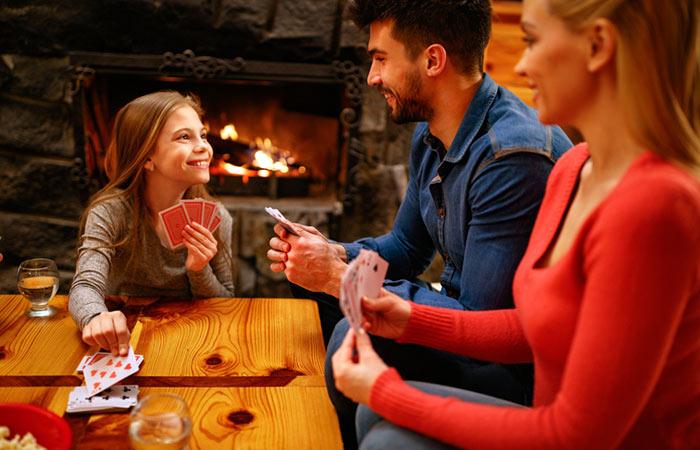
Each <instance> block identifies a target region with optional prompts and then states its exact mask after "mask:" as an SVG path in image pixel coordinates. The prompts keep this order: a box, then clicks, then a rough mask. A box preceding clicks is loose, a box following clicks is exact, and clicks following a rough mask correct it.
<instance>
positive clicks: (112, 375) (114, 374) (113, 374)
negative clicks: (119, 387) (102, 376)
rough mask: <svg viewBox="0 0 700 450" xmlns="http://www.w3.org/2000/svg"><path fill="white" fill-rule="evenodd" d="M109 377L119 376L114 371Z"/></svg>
mask: <svg viewBox="0 0 700 450" xmlns="http://www.w3.org/2000/svg"><path fill="white" fill-rule="evenodd" d="M109 377H110V378H117V372H112V374H111V375H110V376H109Z"/></svg>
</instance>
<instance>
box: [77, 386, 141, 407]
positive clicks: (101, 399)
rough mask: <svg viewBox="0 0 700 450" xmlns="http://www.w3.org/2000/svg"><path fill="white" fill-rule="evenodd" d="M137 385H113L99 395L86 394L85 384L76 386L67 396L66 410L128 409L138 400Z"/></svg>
mask: <svg viewBox="0 0 700 450" xmlns="http://www.w3.org/2000/svg"><path fill="white" fill-rule="evenodd" d="M138 394H139V387H138V386H137V385H114V386H112V387H111V388H107V389H105V390H104V391H103V392H101V393H100V395H94V396H90V395H88V390H87V386H78V387H76V388H75V389H73V390H72V391H71V392H70V394H69V396H68V407H67V408H66V412H69V413H76V412H92V411H102V412H104V411H108V410H112V409H114V410H117V411H118V410H124V409H128V408H130V407H132V406H134V405H136V403H137V402H138Z"/></svg>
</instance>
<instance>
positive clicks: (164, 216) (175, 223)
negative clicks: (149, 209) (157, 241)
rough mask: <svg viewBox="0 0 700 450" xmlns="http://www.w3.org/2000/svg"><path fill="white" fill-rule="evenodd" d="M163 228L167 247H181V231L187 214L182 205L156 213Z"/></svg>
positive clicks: (186, 221) (185, 222) (185, 224)
mask: <svg viewBox="0 0 700 450" xmlns="http://www.w3.org/2000/svg"><path fill="white" fill-rule="evenodd" d="M158 214H159V216H160V220H161V222H162V223H163V226H164V228H165V231H166V234H167V238H168V245H170V248H177V247H180V246H181V245H183V238H182V231H183V230H184V229H185V226H187V223H188V220H187V212H185V207H184V206H183V205H182V203H179V204H177V205H175V206H171V207H170V208H168V209H166V210H163V211H161V212H160V213H158Z"/></svg>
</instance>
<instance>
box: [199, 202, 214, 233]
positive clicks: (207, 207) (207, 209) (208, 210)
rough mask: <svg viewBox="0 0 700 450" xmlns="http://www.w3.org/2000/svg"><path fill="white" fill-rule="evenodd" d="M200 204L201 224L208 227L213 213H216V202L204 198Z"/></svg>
mask: <svg viewBox="0 0 700 450" xmlns="http://www.w3.org/2000/svg"><path fill="white" fill-rule="evenodd" d="M202 204H203V208H202V225H204V226H205V227H207V228H209V224H210V223H211V219H212V218H213V217H214V214H215V213H216V202H209V201H206V200H204V201H203V202H202Z"/></svg>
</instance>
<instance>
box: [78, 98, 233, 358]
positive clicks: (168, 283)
mask: <svg viewBox="0 0 700 450" xmlns="http://www.w3.org/2000/svg"><path fill="white" fill-rule="evenodd" d="M201 114H202V110H201V108H200V106H199V104H198V102H197V101H196V100H195V99H193V98H192V97H189V96H187V97H185V96H182V95H181V94H179V93H177V92H156V93H153V94H149V95H144V96H143V97H139V98H137V99H135V100H133V101H131V102H130V103H129V104H127V105H126V106H124V107H123V108H122V109H121V110H120V111H119V112H118V113H117V116H116V119H115V122H114V131H113V136H112V142H111V144H110V146H109V149H108V151H107V159H106V163H105V167H106V169H107V175H108V177H109V179H110V182H109V183H108V184H107V186H105V187H104V188H103V189H101V190H100V191H99V192H98V193H97V194H95V196H94V197H93V198H92V200H91V202H90V205H89V206H88V207H87V209H86V210H85V213H84V215H83V218H82V221H81V238H80V247H79V249H78V261H77V268H76V274H75V278H74V280H73V285H72V286H71V291H70V301H69V310H70V313H71V315H72V316H73V319H74V320H75V322H76V324H77V325H78V327H79V328H81V329H82V331H83V341H85V343H87V344H90V345H94V344H97V345H99V346H101V347H102V348H105V349H108V350H110V351H111V352H112V353H113V354H115V355H117V354H121V355H126V354H127V351H128V345H129V331H128V329H127V326H126V318H125V317H124V314H123V313H122V312H121V311H112V312H109V311H107V307H106V306H105V301H104V298H105V295H132V296H142V297H148V296H161V297H230V296H233V275H232V267H231V255H230V247H231V226H232V219H231V216H230V215H229V213H228V212H227V211H226V209H225V208H223V207H222V206H221V205H219V207H218V212H219V214H220V215H221V218H222V221H221V224H220V225H219V228H218V229H217V230H216V232H215V233H213V234H212V233H211V232H210V231H209V230H208V229H207V228H205V227H204V226H202V225H200V224H197V223H193V224H192V225H191V226H189V225H188V226H187V228H186V229H185V231H184V232H183V237H184V244H185V246H184V248H181V249H176V250H171V249H170V248H169V247H167V246H166V244H164V243H165V242H167V238H166V235H165V230H164V229H163V226H162V225H161V222H160V220H159V216H158V213H159V212H160V211H162V210H164V209H166V208H168V207H170V206H174V205H176V204H177V203H178V202H179V201H180V200H182V199H187V198H196V197H201V198H205V199H210V198H211V197H210V196H209V195H208V194H207V192H206V189H205V184H206V183H207V182H208V181H209V163H210V161H211V158H212V148H211V145H209V143H208V142H207V138H206V134H207V130H206V129H205V128H204V126H203V125H202V121H201V118H200V117H201Z"/></svg>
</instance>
